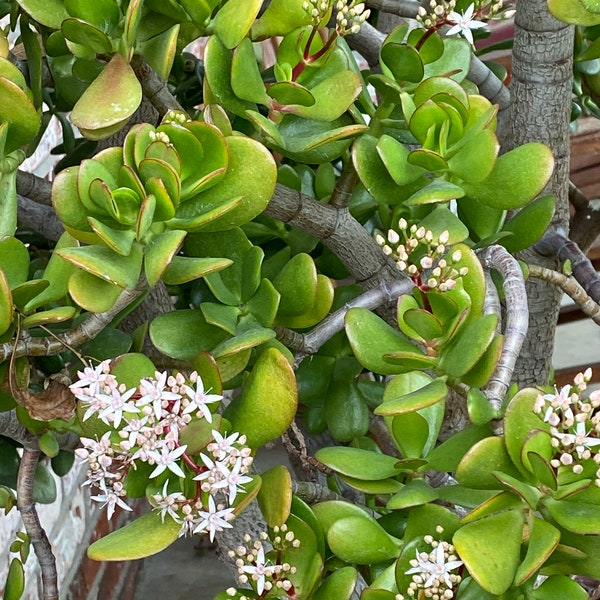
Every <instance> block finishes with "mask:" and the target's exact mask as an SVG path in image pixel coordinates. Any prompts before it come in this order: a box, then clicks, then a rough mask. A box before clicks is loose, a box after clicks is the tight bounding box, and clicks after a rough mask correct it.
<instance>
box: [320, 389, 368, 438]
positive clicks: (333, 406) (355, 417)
mask: <svg viewBox="0 0 600 600" xmlns="http://www.w3.org/2000/svg"><path fill="white" fill-rule="evenodd" d="M324 415H325V422H326V423H327V429H328V430H329V432H330V433H331V436H332V437H333V439H334V440H336V441H337V442H350V441H352V440H353V439H354V438H356V437H360V436H361V435H366V434H367V431H368V430H369V421H370V419H369V408H368V407H367V403H366V402H365V399H364V398H363V396H362V394H361V393H360V390H359V389H358V387H357V385H356V384H355V383H354V382H351V381H347V380H345V381H332V382H331V384H330V386H329V390H328V391H327V398H326V401H325V411H324Z"/></svg>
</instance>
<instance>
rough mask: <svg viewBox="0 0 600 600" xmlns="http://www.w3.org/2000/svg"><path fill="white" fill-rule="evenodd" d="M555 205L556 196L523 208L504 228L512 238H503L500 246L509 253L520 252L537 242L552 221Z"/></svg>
mask: <svg viewBox="0 0 600 600" xmlns="http://www.w3.org/2000/svg"><path fill="white" fill-rule="evenodd" d="M555 204H556V198H555V197H554V196H542V197H541V198H536V199H535V200H534V201H533V202H531V203H530V204H528V205H527V206H525V207H523V208H522V209H521V210H520V211H519V212H517V213H516V214H515V215H513V216H512V217H511V219H510V220H509V221H507V222H506V223H505V224H504V226H503V227H502V231H503V232H508V233H511V234H512V236H510V237H505V238H502V240H501V241H500V244H502V246H504V247H505V248H506V249H507V250H508V251H509V252H518V251H520V250H524V249H525V248H528V247H529V246H531V245H532V244H534V243H535V242H537V241H538V240H539V239H540V238H541V237H542V235H543V233H544V231H546V229H547V228H548V225H549V224H550V221H551V220H552V215H553V214H554V207H555Z"/></svg>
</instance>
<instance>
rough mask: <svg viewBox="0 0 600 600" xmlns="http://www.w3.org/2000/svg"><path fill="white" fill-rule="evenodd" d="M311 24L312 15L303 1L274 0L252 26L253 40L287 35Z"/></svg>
mask: <svg viewBox="0 0 600 600" xmlns="http://www.w3.org/2000/svg"><path fill="white" fill-rule="evenodd" d="M309 23H310V15H309V14H308V12H307V11H306V10H304V8H303V0H273V2H270V3H269V4H268V5H267V9H266V10H265V12H264V13H263V14H262V15H261V16H260V18H259V19H257V21H256V22H255V23H254V25H253V26H252V38H253V39H257V38H258V39H263V38H265V37H268V36H272V35H286V34H287V33H289V32H290V31H292V30H294V29H296V28H297V27H299V26H301V25H308V24H309Z"/></svg>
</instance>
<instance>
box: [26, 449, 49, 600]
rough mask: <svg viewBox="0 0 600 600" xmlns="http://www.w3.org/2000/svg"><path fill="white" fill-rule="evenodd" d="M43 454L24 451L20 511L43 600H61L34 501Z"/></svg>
mask: <svg viewBox="0 0 600 600" xmlns="http://www.w3.org/2000/svg"><path fill="white" fill-rule="evenodd" d="M39 455H40V451H39V450H37V449H32V448H27V447H25V448H23V456H22V457H21V464H20V466H19V475H18V478H17V508H18V509H19V512H20V513H21V518H22V519H23V525H24V526H25V531H26V532H27V535H28V536H29V539H30V540H31V544H32V546H33V549H34V551H35V554H36V556H37V559H38V562H39V564H40V568H41V571H42V599H43V600H58V584H57V573H56V559H55V558H54V553H53V552H52V546H51V545H50V541H49V540H48V536H47V535H46V532H45V531H44V528H43V527H42V524H41V523H40V519H39V517H38V514H37V511H36V509H35V503H34V501H33V480H34V476H35V468H36V465H37V461H38V458H39Z"/></svg>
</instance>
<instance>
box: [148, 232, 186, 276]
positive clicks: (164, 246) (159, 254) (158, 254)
mask: <svg viewBox="0 0 600 600" xmlns="http://www.w3.org/2000/svg"><path fill="white" fill-rule="evenodd" d="M185 235H186V232H185V231H181V230H177V229H171V230H167V231H164V232H163V233H160V234H159V235H157V236H155V237H154V238H152V241H151V242H150V243H149V244H148V245H147V246H146V251H145V254H144V272H145V273H146V279H147V280H148V283H149V284H150V285H151V286H153V285H156V284H157V283H158V280H159V279H160V278H161V276H162V274H163V273H164V272H165V269H166V268H167V266H168V265H169V263H170V262H171V259H172V258H173V256H174V255H175V253H176V252H177V250H179V248H180V246H181V244H182V243H183V239H184V238H185Z"/></svg>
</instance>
